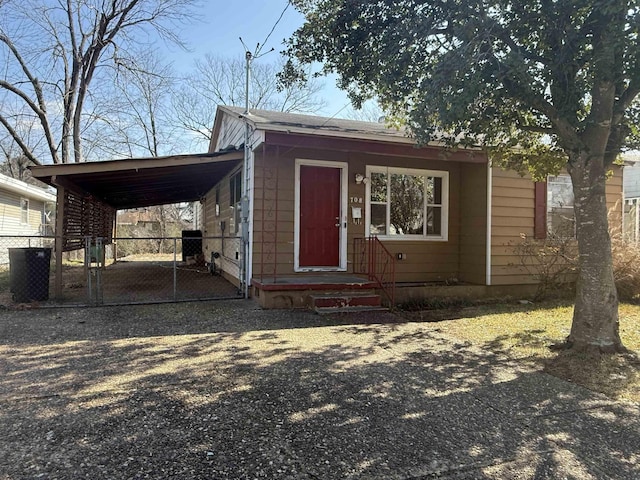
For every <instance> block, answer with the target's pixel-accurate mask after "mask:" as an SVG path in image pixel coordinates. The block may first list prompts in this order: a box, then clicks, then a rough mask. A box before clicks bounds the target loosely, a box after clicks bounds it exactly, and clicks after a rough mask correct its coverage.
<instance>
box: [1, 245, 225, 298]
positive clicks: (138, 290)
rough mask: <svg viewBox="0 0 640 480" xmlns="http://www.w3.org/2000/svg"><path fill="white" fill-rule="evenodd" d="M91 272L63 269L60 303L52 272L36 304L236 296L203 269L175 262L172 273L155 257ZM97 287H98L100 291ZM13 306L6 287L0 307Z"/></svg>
mask: <svg viewBox="0 0 640 480" xmlns="http://www.w3.org/2000/svg"><path fill="white" fill-rule="evenodd" d="M164 257H167V256H166V255H165V256H164ZM91 272H92V274H91V276H90V279H89V277H88V275H87V270H86V269H85V267H84V265H83V264H81V263H78V264H66V265H64V266H63V277H62V298H60V299H54V298H53V296H54V292H55V287H54V281H55V279H54V275H53V272H52V273H51V275H50V279H49V300H48V301H42V302H40V303H42V304H43V305H46V306H56V305H93V304H96V303H103V304H129V303H143V302H166V301H173V300H178V301H181V300H209V299H219V298H234V297H237V296H238V288H237V287H236V286H234V285H232V284H231V283H230V282H228V281H227V280H225V279H224V278H223V277H222V276H220V275H211V274H210V273H209V270H208V268H207V267H206V266H205V265H187V264H185V263H184V262H178V263H177V265H176V269H175V271H174V268H173V261H172V259H171V258H168V259H163V257H161V256H157V255H156V256H149V257H148V258H145V257H142V256H137V257H127V258H124V259H121V260H119V261H118V262H117V263H113V264H110V265H107V266H106V267H104V268H101V269H100V270H98V269H92V270H91ZM174 274H175V290H174ZM89 282H91V285H90V286H89V285H88V284H89ZM98 284H100V285H101V289H100V290H98ZM98 291H100V292H101V294H98V293H97V292H98ZM89 292H91V293H89ZM13 304H14V302H13V299H12V294H11V293H10V292H9V283H7V284H6V286H5V289H4V290H2V289H0V305H7V306H10V305H13Z"/></svg>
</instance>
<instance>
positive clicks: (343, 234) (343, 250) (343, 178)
mask: <svg viewBox="0 0 640 480" xmlns="http://www.w3.org/2000/svg"><path fill="white" fill-rule="evenodd" d="M301 165H313V166H316V167H329V168H339V169H340V171H341V175H340V246H339V251H340V259H339V262H338V263H339V266H338V267H301V266H300V166H301ZM348 178H349V164H348V163H347V162H333V161H327V160H310V159H305V158H296V161H295V200H294V213H293V215H294V223H293V225H294V228H293V229H294V233H293V258H294V264H293V271H294V272H346V271H347V227H346V226H347V203H348V202H347V200H348V190H349V183H348Z"/></svg>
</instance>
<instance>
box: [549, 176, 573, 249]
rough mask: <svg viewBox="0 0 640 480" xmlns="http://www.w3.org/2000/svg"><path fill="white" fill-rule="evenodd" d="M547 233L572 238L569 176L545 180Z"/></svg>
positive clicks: (571, 193)
mask: <svg viewBox="0 0 640 480" xmlns="http://www.w3.org/2000/svg"><path fill="white" fill-rule="evenodd" d="M547 231H548V232H549V233H552V234H554V235H559V236H561V237H574V236H575V233H576V219H575V215H574V212H573V185H572V183H571V177H570V176H569V175H557V176H550V177H548V178H547Z"/></svg>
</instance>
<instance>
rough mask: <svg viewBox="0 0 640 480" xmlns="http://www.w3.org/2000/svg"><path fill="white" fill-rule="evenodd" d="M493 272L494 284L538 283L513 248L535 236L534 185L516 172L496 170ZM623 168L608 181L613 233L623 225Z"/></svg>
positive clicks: (608, 199) (493, 209)
mask: <svg viewBox="0 0 640 480" xmlns="http://www.w3.org/2000/svg"><path fill="white" fill-rule="evenodd" d="M492 182H493V191H492V206H491V212H492V235H491V265H492V267H491V273H492V284H493V285H513V284H527V283H529V284H530V283H535V282H534V280H533V278H531V276H530V275H528V273H527V271H526V270H525V269H524V268H523V267H521V266H520V264H519V258H518V257H517V256H516V255H515V254H514V246H515V245H516V244H518V243H520V242H521V241H522V238H521V235H526V236H528V237H533V228H534V182H533V181H532V180H531V178H529V177H521V176H520V175H519V174H517V173H516V172H514V171H505V170H501V169H499V168H494V169H493V178H492ZM621 199H622V169H621V168H619V167H614V169H613V175H612V176H611V178H609V179H608V181H607V206H608V208H609V211H610V217H609V219H610V226H611V228H612V231H615V228H617V226H619V225H620V221H621V220H620V218H621V217H620V211H621V208H622V201H621Z"/></svg>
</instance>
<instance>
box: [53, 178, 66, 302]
mask: <svg viewBox="0 0 640 480" xmlns="http://www.w3.org/2000/svg"><path fill="white" fill-rule="evenodd" d="M56 188H57V198H56V242H55V249H56V252H55V254H56V278H55V282H54V295H55V298H56V299H60V298H62V246H63V240H64V238H63V235H64V197H65V195H64V194H65V189H64V187H61V186H57V187H56Z"/></svg>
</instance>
